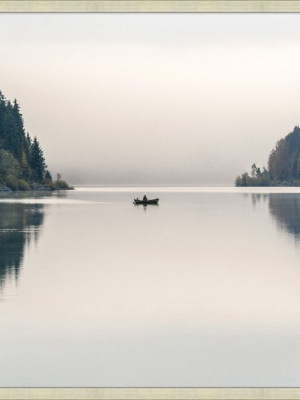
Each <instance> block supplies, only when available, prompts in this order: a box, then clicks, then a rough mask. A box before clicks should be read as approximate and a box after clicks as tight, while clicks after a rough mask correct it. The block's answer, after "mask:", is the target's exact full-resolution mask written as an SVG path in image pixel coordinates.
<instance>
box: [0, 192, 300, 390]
mask: <svg viewBox="0 0 300 400" xmlns="http://www.w3.org/2000/svg"><path fill="white" fill-rule="evenodd" d="M144 194H147V196H148V198H156V197H159V199H160V202H159V205H158V206H147V207H144V206H141V205H140V206H135V205H133V204H132V202H133V198H135V197H137V196H138V197H139V198H141V197H142V196H143V195H144ZM0 300H1V301H0V321H1V323H0V324H1V325H0V326H1V328H0V370H1V374H0V386H2V387H5V386H6V387H7V386H9V387H13V386H14V387H26V386H31V387H39V386H40V387H41V386H43V387H51V386H56V387H57V386H69V387H70V386H76V387H80V386H82V387H89V386H93V387H95V386H105V387H138V386H148V387H150V386H152V387H158V386H165V387H166V386H176V387H189V386H194V387H195V386H197V387H209V386H211V387H216V386H219V387H220V386H223V387H225V386H230V387H233V386H235V387H236V386H277V387H278V386H300V375H299V370H300V189H299V188H230V187H228V188H219V187H216V188H214V187H211V188H210V187H206V188H203V187H201V188H162V187H158V188H99V187H78V188H77V189H76V190H75V191H68V192H59V193H48V194H47V193H46V194H41V193H35V194H28V193H22V194H1V196H0Z"/></svg>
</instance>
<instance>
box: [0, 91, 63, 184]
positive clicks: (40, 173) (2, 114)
mask: <svg viewBox="0 0 300 400" xmlns="http://www.w3.org/2000/svg"><path fill="white" fill-rule="evenodd" d="M34 184H42V185H46V187H48V188H50V189H54V188H55V186H54V183H53V181H52V176H51V173H50V172H49V171H48V170H47V165H46V162H45V157H44V153H43V150H42V148H41V146H40V143H39V141H38V140H37V138H36V137H34V139H33V140H32V139H31V137H30V135H29V133H28V132H25V128H24V119H23V116H22V114H21V112H20V106H19V103H18V101H17V100H16V99H15V100H14V101H13V103H11V102H10V101H9V100H6V98H5V96H4V95H3V93H2V92H1V91H0V186H1V185H5V186H7V187H9V188H11V189H13V190H29V189H30V185H31V186H32V187H34Z"/></svg>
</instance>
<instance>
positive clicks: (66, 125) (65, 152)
mask: <svg viewBox="0 0 300 400" xmlns="http://www.w3.org/2000/svg"><path fill="white" fill-rule="evenodd" d="M0 26H1V28H2V29H1V32H2V38H1V47H0V60H1V62H0V76H1V83H0V90H2V91H3V93H4V94H5V96H6V97H7V98H8V99H11V100H13V99H14V98H15V97H16V98H17V99H18V101H19V103H20V105H21V112H22V113H23V116H24V119H25V126H26V129H27V130H28V131H29V132H30V134H31V136H35V135H37V136H38V138H39V140H40V143H41V145H42V147H43V149H44V152H45V157H46V160H47V163H48V165H49V168H50V170H51V172H52V174H53V175H54V177H55V175H56V173H57V172H60V173H61V174H62V177H63V179H66V180H68V181H69V182H70V183H79V184H80V183H85V184H103V185H168V184H169V185H211V184H220V185H221V184H223V185H227V184H233V182H234V179H235V177H236V176H237V175H238V174H240V173H241V172H243V171H244V170H249V169H250V166H251V165H252V163H253V162H255V163H256V164H257V165H260V166H262V165H266V164H267V158H268V155H269V152H270V150H271V149H272V147H273V146H274V145H275V143H276V141H277V140H278V139H280V138H281V137H283V136H285V135H286V134H287V133H289V132H290V131H292V129H293V128H294V126H295V125H299V124H300V114H299V90H300V75H299V65H300V15H298V14H293V15H291V14H289V15H288V14H282V15H280V14H278V15H275V14H266V15H262V14H253V15H250V14H243V15H241V14H223V15H222V14H149V15H147V14H135V15H134V14H107V15H105V14H76V15H71V14H60V15H54V14H22V15H21V14H11V15H9V14H1V15H0Z"/></svg>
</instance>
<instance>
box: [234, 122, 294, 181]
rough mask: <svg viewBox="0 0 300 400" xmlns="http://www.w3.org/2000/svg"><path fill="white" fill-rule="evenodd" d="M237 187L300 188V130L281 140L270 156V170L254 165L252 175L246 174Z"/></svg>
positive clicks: (239, 179) (238, 179) (239, 178)
mask: <svg viewBox="0 0 300 400" xmlns="http://www.w3.org/2000/svg"><path fill="white" fill-rule="evenodd" d="M235 185H236V186H300V128H299V126H296V127H295V128H294V130H293V132H291V133H289V134H288V135H287V136H286V137H285V138H284V139H280V140H279V141H278V142H277V143H276V146H275V149H273V150H272V151H271V153H270V155H269V160H268V168H263V169H260V168H258V167H257V166H256V164H253V165H252V170H251V173H250V175H249V174H248V173H247V172H244V173H243V174H242V175H241V176H238V177H237V178H236V180H235Z"/></svg>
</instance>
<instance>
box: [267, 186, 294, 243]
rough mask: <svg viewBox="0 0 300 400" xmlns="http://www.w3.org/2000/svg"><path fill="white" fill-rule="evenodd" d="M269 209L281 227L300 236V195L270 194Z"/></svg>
mask: <svg viewBox="0 0 300 400" xmlns="http://www.w3.org/2000/svg"><path fill="white" fill-rule="evenodd" d="M269 211H270V213H271V215H272V216H273V217H274V218H275V219H276V221H277V223H278V224H279V226H280V227H281V228H284V229H285V230H286V231H287V232H289V233H291V234H293V235H294V236H295V237H296V238H297V239H299V238H300V196H299V195H298V194H270V195H269Z"/></svg>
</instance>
